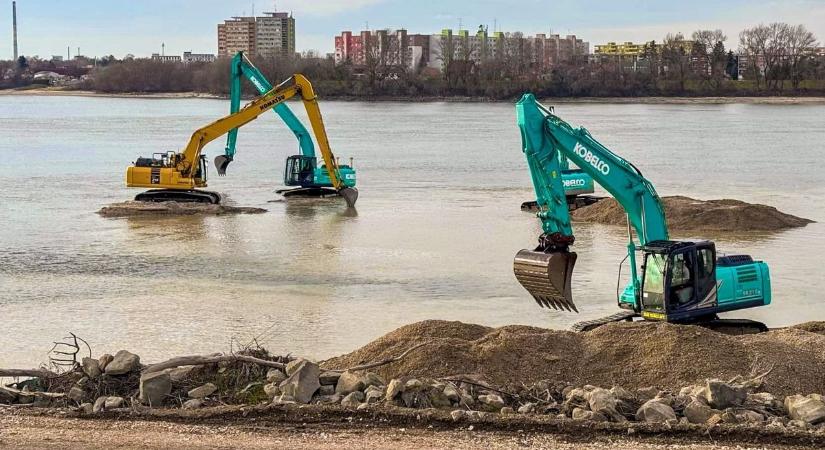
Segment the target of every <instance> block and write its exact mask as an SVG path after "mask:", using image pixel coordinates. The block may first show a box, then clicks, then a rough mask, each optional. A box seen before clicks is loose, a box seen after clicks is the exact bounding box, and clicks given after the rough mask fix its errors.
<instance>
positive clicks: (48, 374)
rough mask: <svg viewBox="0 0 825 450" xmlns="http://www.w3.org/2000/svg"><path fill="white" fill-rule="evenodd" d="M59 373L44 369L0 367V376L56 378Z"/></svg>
mask: <svg viewBox="0 0 825 450" xmlns="http://www.w3.org/2000/svg"><path fill="white" fill-rule="evenodd" d="M59 376H60V374H59V373H57V372H52V371H51V370H46V369H0V377H15V378H16V377H37V378H57V377H59Z"/></svg>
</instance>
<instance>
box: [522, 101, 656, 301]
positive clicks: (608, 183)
mask: <svg viewBox="0 0 825 450" xmlns="http://www.w3.org/2000/svg"><path fill="white" fill-rule="evenodd" d="M516 114H517V120H518V126H519V129H520V130H521V138H522V150H523V151H524V155H525V157H526V158H527V165H528V166H529V168H530V176H531V177H532V181H533V187H534V188H535V191H536V199H537V202H538V207H539V211H538V213H537V216H538V217H539V219H541V222H542V229H543V231H544V233H543V234H542V235H541V236H540V237H539V246H538V247H537V248H536V249H535V250H532V251H531V250H522V251H521V252H519V253H518V254H517V255H516V259H515V262H514V270H515V273H516V277H517V278H518V280H519V281H520V282H521V283H522V285H523V286H525V288H527V289H528V291H530V293H531V294H533V297H534V298H535V299H536V301H537V302H538V303H539V304H540V305H543V306H550V307H554V308H557V309H562V308H564V309H567V310H571V309H573V310H575V309H576V307H575V305H574V303H573V301H572V295H571V291H570V279H571V275H572V271H573V266H574V265H575V261H576V254H575V253H574V252H571V251H570V249H569V246H570V245H572V244H573V242H574V241H575V238H574V236H573V231H572V226H571V223H570V213H569V211H568V208H567V203H566V201H565V195H564V186H563V185H562V178H561V171H562V169H563V167H562V161H563V159H565V158H566V159H569V160H570V161H572V162H573V163H575V164H576V165H577V166H578V167H579V168H581V169H582V170H583V171H584V172H585V173H587V174H588V175H590V176H591V177H592V178H593V179H594V181H596V182H597V183H598V184H599V185H601V186H602V187H604V188H605V189H606V190H607V191H608V192H610V194H612V195H613V197H615V198H616V200H617V201H618V202H619V204H621V206H622V207H623V208H624V210H625V211H626V212H627V216H628V224H629V225H630V226H632V227H633V229H634V230H635V234H636V236H637V237H638V239H639V243H640V245H644V244H646V243H648V242H651V241H656V240H667V239H668V230H667V222H666V220H665V213H664V208H663V207H662V203H661V200H660V199H659V196H658V194H656V190H655V189H654V188H653V185H652V184H651V183H650V182H649V181H648V180H647V179H645V178H644V177H643V176H642V174H641V172H639V170H638V169H636V167H634V166H633V165H632V164H631V163H630V162H628V161H627V160H625V159H623V158H621V157H620V156H618V155H616V154H615V153H613V152H611V151H610V150H609V149H607V147H605V146H604V145H602V144H601V143H599V142H598V141H596V139H594V138H593V137H592V136H591V135H590V133H589V132H588V131H587V130H585V129H584V128H573V127H572V126H571V125H570V124H568V123H567V122H565V121H563V120H562V119H561V118H559V117H557V116H556V115H554V114H553V113H552V111H550V110H549V109H547V108H545V107H543V106H542V105H540V104H539V103H538V102H537V101H536V98H535V97H534V96H533V95H532V94H525V95H524V96H523V97H522V99H521V100H520V101H519V102H518V103H517V105H516ZM562 157H564V158H562ZM636 248H637V244H636V243H635V242H634V241H633V238H632V234H631V235H630V238H629V242H628V255H629V258H630V260H631V261H630V262H631V268H632V269H631V270H632V271H633V273H632V280H633V281H632V283H633V285H634V288H638V279H637V274H636V269H635V267H636V264H635V251H636Z"/></svg>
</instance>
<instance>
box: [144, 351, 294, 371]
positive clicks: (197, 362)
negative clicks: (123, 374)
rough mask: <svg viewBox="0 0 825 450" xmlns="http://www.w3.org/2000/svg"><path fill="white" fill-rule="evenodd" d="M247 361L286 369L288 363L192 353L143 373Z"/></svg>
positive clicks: (252, 357)
mask: <svg viewBox="0 0 825 450" xmlns="http://www.w3.org/2000/svg"><path fill="white" fill-rule="evenodd" d="M224 361H229V362H235V361H240V362H245V363H251V364H258V365H260V366H266V367H274V368H276V369H281V370H284V369H286V364H284V363H279V362H277V361H267V360H265V359H260V358H255V357H254V356H247V355H221V354H216V355H192V356H178V357H177V358H172V359H170V360H168V361H164V362H160V363H157V364H152V365H150V366H147V367H146V368H144V369H143V373H155V372H160V371H161V370H166V369H172V368H174V367H181V366H202V365H205V364H215V363H219V362H224Z"/></svg>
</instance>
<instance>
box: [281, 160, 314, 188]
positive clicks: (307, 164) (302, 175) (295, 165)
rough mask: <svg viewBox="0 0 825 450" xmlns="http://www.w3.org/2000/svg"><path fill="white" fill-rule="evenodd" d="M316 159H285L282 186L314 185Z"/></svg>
mask: <svg viewBox="0 0 825 450" xmlns="http://www.w3.org/2000/svg"><path fill="white" fill-rule="evenodd" d="M316 165H317V161H316V158H315V157H313V156H304V155H292V156H290V157H288V158H287V159H286V167H285V168H284V184H285V185H287V186H313V185H314V184H315V166H316Z"/></svg>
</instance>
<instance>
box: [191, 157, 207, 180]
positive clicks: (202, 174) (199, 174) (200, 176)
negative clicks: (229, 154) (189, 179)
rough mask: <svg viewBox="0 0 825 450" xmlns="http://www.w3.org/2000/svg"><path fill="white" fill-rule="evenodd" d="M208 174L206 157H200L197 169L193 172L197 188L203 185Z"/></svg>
mask: <svg viewBox="0 0 825 450" xmlns="http://www.w3.org/2000/svg"><path fill="white" fill-rule="evenodd" d="M208 174H209V162H208V161H207V158H206V155H201V157H200V159H199V160H198V168H197V170H196V171H195V177H194V178H195V182H196V184H197V185H198V186H201V185H205V183H206V178H207V176H208Z"/></svg>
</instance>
